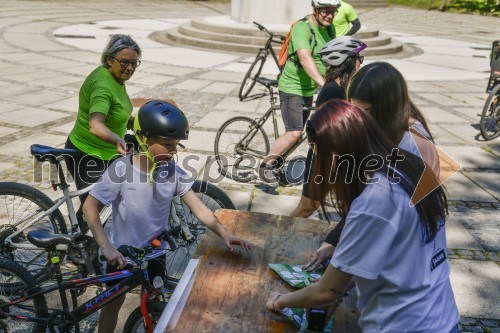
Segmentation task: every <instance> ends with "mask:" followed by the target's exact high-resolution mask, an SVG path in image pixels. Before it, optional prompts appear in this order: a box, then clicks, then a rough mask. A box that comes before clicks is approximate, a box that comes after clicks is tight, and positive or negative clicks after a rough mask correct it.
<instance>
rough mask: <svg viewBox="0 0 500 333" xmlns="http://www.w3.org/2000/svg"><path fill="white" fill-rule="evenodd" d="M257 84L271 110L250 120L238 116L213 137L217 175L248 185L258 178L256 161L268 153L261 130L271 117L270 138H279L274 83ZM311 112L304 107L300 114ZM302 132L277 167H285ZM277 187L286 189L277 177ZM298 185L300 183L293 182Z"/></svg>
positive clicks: (265, 80) (265, 139)
mask: <svg viewBox="0 0 500 333" xmlns="http://www.w3.org/2000/svg"><path fill="white" fill-rule="evenodd" d="M257 82H259V83H260V84H262V85H264V86H265V87H266V88H267V89H268V91H269V97H270V103H271V106H270V107H269V109H268V110H267V111H266V112H265V113H264V115H263V116H262V117H260V118H255V119H251V118H249V117H245V116H238V117H234V118H231V119H229V120H228V121H226V122H225V123H224V124H222V126H221V127H220V128H219V130H218V131H217V134H216V136H215V145H214V150H215V159H216V161H217V164H218V166H219V172H220V173H221V174H222V175H224V176H226V177H228V178H231V179H233V180H235V181H238V182H243V183H248V182H250V181H252V180H254V179H256V178H257V177H258V173H257V169H258V167H259V165H260V161H261V160H263V159H264V158H265V157H266V156H267V154H268V153H269V149H270V147H269V139H268V137H267V134H266V132H265V130H264V128H263V126H264V124H265V123H266V121H267V120H268V119H269V118H270V117H272V120H273V131H274V138H275V139H276V138H278V137H279V133H278V124H277V120H276V111H278V110H280V106H279V105H278V104H277V101H276V99H277V98H276V97H275V96H274V88H276V87H277V85H278V81H277V80H270V79H267V78H263V77H259V78H258V79H257ZM312 109H313V108H309V107H304V110H303V111H304V112H308V113H310V111H311V110H312ZM306 138H307V137H306V134H305V131H302V134H301V137H300V139H299V140H298V141H297V142H296V143H295V144H294V145H293V146H292V147H290V148H289V149H288V150H287V151H286V152H285V153H284V154H283V156H282V159H281V164H282V166H283V164H284V163H285V161H286V160H287V158H288V157H289V156H290V155H291V153H292V152H293V151H294V150H295V149H296V148H297V147H299V146H300V145H301V144H302V142H304V141H305V140H306ZM279 183H280V185H289V184H288V182H287V181H286V180H284V179H283V177H279ZM293 183H294V184H299V183H300V182H293Z"/></svg>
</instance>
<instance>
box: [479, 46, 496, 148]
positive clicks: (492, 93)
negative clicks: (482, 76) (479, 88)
mask: <svg viewBox="0 0 500 333" xmlns="http://www.w3.org/2000/svg"><path fill="white" fill-rule="evenodd" d="M490 67H491V75H490V80H489V81H488V87H487V88H486V92H487V93H489V96H488V98H487V99H486V103H485V104H484V107H483V113H482V114H481V120H480V122H479V128H480V130H481V135H482V136H483V138H484V140H486V141H489V140H493V139H495V138H496V137H498V136H499V135H500V40H496V41H494V42H493V46H492V48H491V62H490Z"/></svg>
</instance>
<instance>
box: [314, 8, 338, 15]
mask: <svg viewBox="0 0 500 333" xmlns="http://www.w3.org/2000/svg"><path fill="white" fill-rule="evenodd" d="M318 12H319V13H320V14H321V15H323V16H328V15H330V14H331V15H335V13H336V12H337V8H320V9H318Z"/></svg>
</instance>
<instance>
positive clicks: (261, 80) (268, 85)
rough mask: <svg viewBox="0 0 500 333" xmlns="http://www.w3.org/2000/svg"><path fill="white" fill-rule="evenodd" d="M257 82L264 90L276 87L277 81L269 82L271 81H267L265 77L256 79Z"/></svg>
mask: <svg viewBox="0 0 500 333" xmlns="http://www.w3.org/2000/svg"><path fill="white" fill-rule="evenodd" d="M257 82H259V83H260V84H262V85H263V86H265V87H266V88H271V87H277V86H278V80H271V79H268V78H267V77H258V78H257Z"/></svg>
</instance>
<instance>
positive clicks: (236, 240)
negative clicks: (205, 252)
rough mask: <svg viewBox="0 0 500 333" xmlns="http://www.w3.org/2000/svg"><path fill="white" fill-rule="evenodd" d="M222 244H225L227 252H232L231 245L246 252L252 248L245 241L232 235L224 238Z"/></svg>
mask: <svg viewBox="0 0 500 333" xmlns="http://www.w3.org/2000/svg"><path fill="white" fill-rule="evenodd" d="M224 243H225V244H226V247H227V249H228V250H229V251H234V249H233V247H232V246H231V245H238V246H240V247H241V248H243V249H245V250H247V251H249V250H251V249H252V247H251V246H250V244H249V243H248V242H247V241H246V240H243V239H241V238H239V237H236V236H234V235H232V234H229V235H228V236H227V237H225V238H224Z"/></svg>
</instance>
